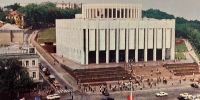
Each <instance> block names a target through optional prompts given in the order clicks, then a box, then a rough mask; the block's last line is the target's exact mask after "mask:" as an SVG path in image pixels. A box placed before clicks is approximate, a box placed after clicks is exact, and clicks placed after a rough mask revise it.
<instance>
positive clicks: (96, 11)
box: [95, 8, 98, 18]
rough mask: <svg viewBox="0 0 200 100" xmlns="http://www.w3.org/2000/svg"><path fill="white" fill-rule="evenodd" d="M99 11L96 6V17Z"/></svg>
mask: <svg viewBox="0 0 200 100" xmlns="http://www.w3.org/2000/svg"><path fill="white" fill-rule="evenodd" d="M97 13H98V8H96V12H95V14H96V16H95V17H96V18H97Z"/></svg>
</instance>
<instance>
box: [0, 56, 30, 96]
mask: <svg viewBox="0 0 200 100" xmlns="http://www.w3.org/2000/svg"><path fill="white" fill-rule="evenodd" d="M0 65H1V69H0V72H1V74H0V79H1V85H2V86H1V88H0V92H3V93H7V94H13V93H17V92H19V89H20V88H30V86H31V85H32V84H33V80H32V79H31V78H30V77H29V74H28V71H27V69H26V68H25V67H22V62H21V61H18V60H17V59H14V58H13V59H0Z"/></svg>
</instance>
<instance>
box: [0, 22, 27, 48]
mask: <svg viewBox="0 0 200 100" xmlns="http://www.w3.org/2000/svg"><path fill="white" fill-rule="evenodd" d="M23 38H24V30H23V29H20V28H19V27H18V26H15V25H11V24H9V23H7V24H4V25H3V26H2V27H0V46H3V45H10V43H18V44H23Z"/></svg>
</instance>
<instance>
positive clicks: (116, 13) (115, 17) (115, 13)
mask: <svg viewBox="0 0 200 100" xmlns="http://www.w3.org/2000/svg"><path fill="white" fill-rule="evenodd" d="M115 9H116V10H115V18H117V10H118V9H117V7H116V8H115Z"/></svg>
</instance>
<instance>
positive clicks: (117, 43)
mask: <svg viewBox="0 0 200 100" xmlns="http://www.w3.org/2000/svg"><path fill="white" fill-rule="evenodd" d="M119 30H120V28H119V21H118V28H117V30H116V31H117V34H116V35H117V36H116V63H119Z"/></svg>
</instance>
